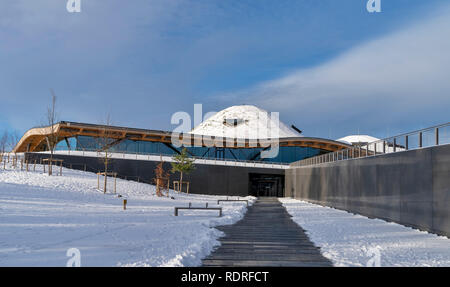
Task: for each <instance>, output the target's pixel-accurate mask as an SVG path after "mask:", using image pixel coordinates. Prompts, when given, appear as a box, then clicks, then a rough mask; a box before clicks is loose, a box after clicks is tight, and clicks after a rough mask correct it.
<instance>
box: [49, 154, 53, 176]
mask: <svg viewBox="0 0 450 287" xmlns="http://www.w3.org/2000/svg"><path fill="white" fill-rule="evenodd" d="M52 167H53V149H50V163H49V166H48V175H52V174H53V172H52Z"/></svg>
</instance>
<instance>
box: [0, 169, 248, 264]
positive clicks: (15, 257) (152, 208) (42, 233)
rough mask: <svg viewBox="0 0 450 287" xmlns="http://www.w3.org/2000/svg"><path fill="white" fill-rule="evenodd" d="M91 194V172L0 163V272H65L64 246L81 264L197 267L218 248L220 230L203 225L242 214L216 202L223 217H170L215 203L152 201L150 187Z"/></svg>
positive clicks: (123, 186)
mask: <svg viewBox="0 0 450 287" xmlns="http://www.w3.org/2000/svg"><path fill="white" fill-rule="evenodd" d="M37 169H39V170H40V169H41V167H40V166H39V167H37ZM57 170H58V172H59V168H58V169H57ZM109 182H110V185H109V189H110V190H111V191H113V180H112V179H110V180H109ZM96 188H97V175H95V174H93V173H86V172H81V171H75V170H70V169H63V176H48V175H46V174H43V172H42V171H35V172H33V171H30V172H26V171H20V169H19V170H17V169H16V170H13V169H11V168H9V169H6V170H3V165H2V166H1V168H0V218H1V220H0V266H65V265H66V262H67V261H68V259H70V258H69V257H67V256H66V252H67V250H68V249H69V248H77V249H79V250H80V253H81V266H198V265H200V264H201V258H203V257H205V256H206V255H208V254H209V253H210V252H211V250H212V249H213V247H214V246H216V245H218V244H219V242H218V240H217V238H218V237H219V236H221V232H220V231H218V230H217V229H214V228H211V227H213V226H216V225H222V224H231V223H234V222H236V221H237V220H239V219H240V218H241V217H242V216H243V214H244V213H245V211H246V207H245V205H243V204H242V203H239V202H236V203H226V204H223V217H217V215H218V214H217V213H218V212H217V211H180V216H178V217H175V216H174V207H175V206H187V205H188V204H189V202H191V203H192V205H193V206H204V205H205V203H207V202H208V203H209V205H210V206H213V205H216V204H217V199H218V198H219V197H216V196H207V195H186V194H178V193H174V192H172V191H171V194H170V195H171V196H173V197H174V198H175V199H171V198H167V197H157V196H155V188H154V186H152V185H147V184H143V183H137V182H132V181H125V180H120V179H117V193H118V194H121V195H122V196H123V197H121V198H119V197H118V196H117V195H114V194H111V193H110V192H108V193H107V194H103V192H102V191H99V190H97V189H96ZM124 198H126V199H127V201H128V204H127V208H126V210H123V208H122V206H123V205H122V202H123V201H122V200H123V199H124ZM247 199H250V200H251V202H253V200H254V198H250V197H249V198H247Z"/></svg>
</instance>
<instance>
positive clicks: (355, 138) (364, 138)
mask: <svg viewBox="0 0 450 287" xmlns="http://www.w3.org/2000/svg"><path fill="white" fill-rule="evenodd" d="M379 140H380V139H378V138H375V137H372V136H368V135H350V136H346V137H343V138H340V139H337V141H339V142H343V143H348V144H351V145H353V144H366V143H371V142H375V141H379Z"/></svg>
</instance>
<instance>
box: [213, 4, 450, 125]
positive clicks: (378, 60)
mask: <svg viewBox="0 0 450 287" xmlns="http://www.w3.org/2000/svg"><path fill="white" fill-rule="evenodd" d="M449 35H450V7H449V6H446V7H445V9H441V10H440V11H439V13H436V14H435V15H433V17H432V18H428V19H426V20H424V21H421V22H419V23H415V24H414V25H411V26H409V27H406V28H404V29H402V30H401V31H398V32H395V33H393V34H390V35H388V36H384V37H382V38H379V39H376V40H372V41H370V42H368V43H365V44H363V45H360V46H358V47H355V48H353V49H351V50H349V51H347V52H345V53H344V54H342V55H340V56H338V57H337V58H335V59H333V60H331V61H329V62H326V63H324V64H321V65H319V66H317V67H313V68H309V69H302V70H298V71H295V72H293V73H290V74H288V75H286V76H284V77H281V78H278V79H275V80H271V81H267V82H263V83H260V84H259V85H256V86H254V87H251V88H249V89H246V90H241V91H236V92H234V93H227V94H224V95H220V96H219V97H221V98H222V99H224V100H225V101H235V100H237V99H239V100H240V101H242V99H245V101H246V102H252V103H256V104H257V105H260V106H262V107H264V108H268V109H270V110H272V111H280V112H284V113H283V116H287V117H290V118H296V119H299V121H302V122H308V121H309V122H311V121H310V120H309V119H311V118H314V120H315V121H320V119H318V118H320V117H318V115H320V114H323V113H327V115H326V117H324V118H325V119H326V121H330V119H336V122H334V123H339V122H342V123H344V122H346V121H347V123H348V121H349V120H355V121H360V122H361V124H362V125H367V126H370V125H372V124H379V123H380V122H382V120H378V121H377V122H376V123H375V122H374V121H373V119H374V118H378V119H380V118H384V119H385V120H384V122H385V123H389V122H393V121H398V120H403V121H407V118H408V117H413V116H414V117H416V118H417V117H432V116H437V115H438V116H439V118H440V119H441V118H445V117H447V118H448V115H449V114H450V113H448V111H449V110H450V37H449ZM433 110H435V111H436V113H437V114H434V115H433V114H430V112H432V111H433ZM445 110H446V111H447V114H446V115H445V114H442V111H445ZM380 111H383V112H382V113H381V112H380ZM417 113H419V114H417ZM420 113H422V114H420ZM439 113H440V114H439ZM365 118H366V120H365ZM440 119H438V120H440ZM333 121H334V120H333Z"/></svg>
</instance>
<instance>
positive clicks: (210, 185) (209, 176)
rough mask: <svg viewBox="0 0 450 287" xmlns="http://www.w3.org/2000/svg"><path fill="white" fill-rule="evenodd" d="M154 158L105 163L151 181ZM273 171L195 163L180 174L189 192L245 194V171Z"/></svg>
mask: <svg viewBox="0 0 450 287" xmlns="http://www.w3.org/2000/svg"><path fill="white" fill-rule="evenodd" d="M48 157H49V155H48V154H41V153H26V158H27V159H28V160H30V161H31V162H32V161H34V160H35V159H36V160H38V161H39V158H48ZM54 157H55V158H58V159H63V160H64V166H66V167H71V168H73V169H79V170H84V168H86V170H87V171H90V172H98V171H101V170H103V169H104V166H103V163H102V161H101V159H100V158H97V157H86V156H75V155H59V154H58V155H55V156H54ZM157 164H159V162H158V161H149V160H131V159H115V158H114V159H112V160H111V163H110V164H109V168H110V170H109V171H114V172H117V173H118V177H120V178H125V177H126V178H127V179H128V180H135V181H137V180H138V178H139V181H140V182H146V183H152V180H153V178H154V177H155V174H154V170H155V168H156V165H157ZM164 169H165V170H166V171H169V170H170V169H171V165H170V163H167V162H166V163H165V164H164ZM250 173H260V174H274V175H283V176H284V170H282V169H275V168H274V169H272V168H255V167H238V166H221V165H206V164H197V165H196V169H195V170H194V171H193V172H191V173H190V174H188V175H183V181H185V180H186V181H189V182H190V187H189V192H190V193H196V194H213V195H227V196H247V195H249V174H250ZM173 180H179V175H178V174H174V175H171V179H170V181H171V187H172V181H173Z"/></svg>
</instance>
